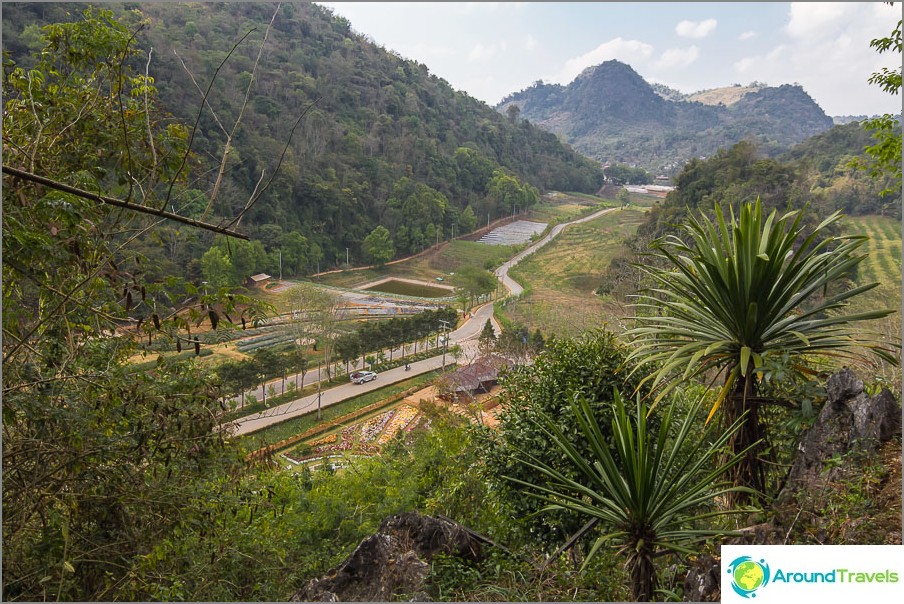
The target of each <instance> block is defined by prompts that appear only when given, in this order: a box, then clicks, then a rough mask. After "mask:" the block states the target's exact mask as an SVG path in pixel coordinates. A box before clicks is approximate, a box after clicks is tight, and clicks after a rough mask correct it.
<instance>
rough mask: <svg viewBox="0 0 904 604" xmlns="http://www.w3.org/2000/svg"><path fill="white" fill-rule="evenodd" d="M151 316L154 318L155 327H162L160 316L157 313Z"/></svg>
mask: <svg viewBox="0 0 904 604" xmlns="http://www.w3.org/2000/svg"><path fill="white" fill-rule="evenodd" d="M151 318H152V319H153V320H154V327H156V328H157V329H160V317H158V316H157V313H154V314H152V315H151Z"/></svg>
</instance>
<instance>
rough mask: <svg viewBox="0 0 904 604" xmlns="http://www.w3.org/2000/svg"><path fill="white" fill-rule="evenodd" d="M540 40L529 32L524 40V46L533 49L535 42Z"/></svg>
mask: <svg viewBox="0 0 904 604" xmlns="http://www.w3.org/2000/svg"><path fill="white" fill-rule="evenodd" d="M539 43H540V42H539V41H538V40H537V39H536V38H535V37H533V36H532V35H530V34H527V38H526V39H525V40H524V48H525V50H533V49H535V48H536V47H537V44H539Z"/></svg>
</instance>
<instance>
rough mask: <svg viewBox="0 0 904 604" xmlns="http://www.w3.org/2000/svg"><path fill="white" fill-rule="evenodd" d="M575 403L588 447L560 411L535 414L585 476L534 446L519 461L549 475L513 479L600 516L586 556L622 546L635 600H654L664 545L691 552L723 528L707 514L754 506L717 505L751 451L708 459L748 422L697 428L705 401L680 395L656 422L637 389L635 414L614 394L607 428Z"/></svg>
mask: <svg viewBox="0 0 904 604" xmlns="http://www.w3.org/2000/svg"><path fill="white" fill-rule="evenodd" d="M569 411H570V412H566V415H567V417H568V419H573V421H574V422H575V423H576V424H577V427H578V433H579V434H580V437H581V440H583V441H585V442H586V443H587V444H588V445H589V449H590V452H589V454H588V452H587V451H582V450H579V449H578V448H577V446H575V444H574V439H573V437H572V436H570V435H566V434H565V433H564V432H563V431H562V429H561V427H560V425H561V423H562V420H561V419H560V418H552V417H550V416H548V415H546V414H544V413H542V412H541V413H540V414H539V417H538V418H537V419H536V420H535V421H536V422H537V426H538V428H539V429H540V430H541V432H542V433H543V434H544V435H545V436H546V437H547V438H548V439H549V441H550V443H551V444H552V445H553V447H554V449H556V450H557V451H558V452H559V454H560V455H561V456H562V457H563V458H564V461H565V465H566V466H569V469H571V470H572V472H573V473H574V474H576V475H577V477H578V478H572V477H571V476H570V475H569V474H570V473H566V472H563V471H561V470H559V469H557V468H556V467H555V466H559V465H560V464H555V466H554V465H553V464H552V463H550V461H549V460H547V459H540V458H538V457H537V456H536V455H534V454H533V453H532V452H531V450H523V449H522V450H519V451H518V456H519V458H520V460H521V461H522V463H525V464H526V465H527V466H529V467H530V468H532V469H533V470H536V471H537V472H538V473H539V474H540V475H541V476H543V477H545V478H546V479H548V482H546V483H544V482H542V481H537V480H536V479H528V480H525V479H524V478H514V477H513V478H511V480H512V482H514V483H515V484H518V485H520V486H521V487H522V488H523V489H524V491H525V493H526V494H528V495H530V496H532V497H534V498H537V499H539V500H540V501H543V502H544V503H546V504H547V506H546V507H545V508H544V510H545V511H553V510H569V511H571V512H575V513H577V514H579V515H581V516H582V517H584V518H585V519H587V518H591V519H594V520H597V521H598V523H599V525H600V526H601V530H602V534H601V535H599V536H598V537H597V538H596V540H595V542H594V545H593V547H592V548H591V550H590V552H589V554H588V555H587V558H586V561H585V563H584V564H585V565H586V564H587V563H588V562H590V561H591V560H592V559H593V558H594V556H595V555H596V553H597V552H598V551H599V549H600V548H601V547H604V546H615V547H618V548H619V553H620V554H621V555H622V556H625V557H626V558H627V562H626V567H627V570H628V573H629V575H630V577H631V587H632V591H633V594H634V598H635V600H637V601H638V602H651V601H652V600H653V597H654V594H655V590H656V586H657V571H656V566H655V564H654V561H653V560H654V557H655V556H657V555H660V554H662V553H663V552H678V553H682V554H693V553H694V550H692V549H690V548H689V547H688V546H689V545H690V544H692V543H695V542H700V541H703V540H705V539H707V538H712V537H715V536H719V535H724V534H725V532H726V531H724V530H722V529H720V528H718V527H715V528H714V527H712V526H711V525H710V526H707V525H706V524H702V525H701V524H700V523H701V521H709V520H711V519H712V518H715V517H718V516H724V515H729V514H739V513H744V512H747V510H739V509H721V510H720V509H717V508H716V507H715V499H716V498H717V497H721V496H724V495H725V494H727V493H731V492H736V491H739V490H743V489H744V488H745V487H737V486H730V483H727V482H725V481H723V480H722V477H723V476H724V475H725V473H726V472H727V470H728V469H729V468H730V467H731V466H732V465H734V464H736V463H738V462H739V461H740V459H741V457H742V455H743V453H744V452H743V451H740V452H737V453H735V454H734V455H732V456H731V457H729V458H728V459H727V460H726V461H724V462H723V463H721V464H719V465H717V466H716V467H710V460H711V459H712V458H713V457H714V455H715V454H716V453H717V452H718V451H719V450H720V449H721V447H723V446H724V445H725V444H726V443H727V442H728V440H729V439H730V438H731V437H732V435H733V434H734V433H735V432H737V431H738V429H740V427H741V420H737V421H735V423H734V424H732V425H731V426H729V428H728V429H727V430H725V431H724V432H722V433H721V434H719V435H718V436H717V435H715V434H714V426H713V425H710V426H709V429H708V430H707V431H705V432H704V433H703V434H698V433H697V432H696V430H695V429H694V424H695V423H696V421H697V415H698V411H699V402H698V403H697V404H695V405H692V406H691V407H690V408H689V409H687V410H686V411H685V410H681V409H678V408H677V405H676V404H674V403H673V404H672V405H670V406H669V408H668V409H667V410H666V412H665V413H664V414H663V416H662V418H661V421H660V422H657V423H658V426H655V427H654V424H653V423H652V422H651V420H650V414H649V412H648V409H647V407H646V405H644V404H643V403H642V402H640V397H638V401H637V404H636V406H635V409H634V412H633V413H631V414H629V412H628V410H627V408H626V405H625V403H624V401H623V399H622V397H621V395H620V394H619V393H618V391H615V393H614V397H613V404H612V412H611V413H612V420H611V427H610V428H608V429H604V428H603V425H605V424H603V425H601V424H600V421H599V419H598V417H597V416H598V413H597V412H596V411H594V409H593V408H592V407H591V405H590V403H589V401H588V400H587V399H586V398H584V397H582V396H581V394H580V393H575V396H574V399H573V400H572V401H570V409H569ZM676 413H684V418H683V419H682V420H679V419H678V418H677V417H676Z"/></svg>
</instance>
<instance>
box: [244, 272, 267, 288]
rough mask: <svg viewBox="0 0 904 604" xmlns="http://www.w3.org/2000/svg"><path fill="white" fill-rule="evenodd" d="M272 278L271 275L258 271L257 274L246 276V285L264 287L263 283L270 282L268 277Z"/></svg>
mask: <svg viewBox="0 0 904 604" xmlns="http://www.w3.org/2000/svg"><path fill="white" fill-rule="evenodd" d="M272 278H273V277H271V276H270V275H268V274H267V273H259V274H257V275H251V276H250V277H248V285H249V286H250V287H264V286H265V285H267V284H268V283H269V282H270V279H272Z"/></svg>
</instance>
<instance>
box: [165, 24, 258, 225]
mask: <svg viewBox="0 0 904 604" xmlns="http://www.w3.org/2000/svg"><path fill="white" fill-rule="evenodd" d="M255 30H256V28H251V29H249V30H248V33H246V34H245V35H244V36H242V37H241V39H240V40H239V41H238V42H236V43H235V44H234V45H233V47H232V49H231V50H230V51H229V52H228V53H226V57H224V58H223V60H222V61H220V64H219V65H217V68H216V70H215V71H214V72H213V77H212V78H210V84H208V85H207V90H206V91H205V92H204V98H203V99H202V100H201V108H200V109H198V116H197V117H196V118H195V125H194V126H192V129H191V136H189V137H188V146H187V148H186V149H185V154H184V155H183V156H182V164H181V165H180V166H179V169H178V170H176V173H175V174H173V179H172V180H171V181H170V186H169V190H167V192H166V198H165V199H164V200H163V205H162V206H161V208H160V209H161V210H162V209H163V208H165V207H166V204H168V203H169V200H170V198H171V197H172V196H173V187H174V186H176V180H178V178H179V175H180V174H181V173H182V170H183V169H184V168H185V164H186V163H187V162H188V156H189V154H190V153H191V145H192V142H194V140H195V133H196V132H197V131H198V124H199V123H200V122H201V114H203V113H204V105H206V104H207V97H209V96H210V89H211V88H212V87H213V83H214V82H215V81H216V80H217V75H219V73H220V70H221V69H222V68H223V65H225V64H226V61H228V60H229V57H231V56H232V53H234V52H235V49H236V48H238V47H239V45H240V44H241V43H242V42H244V41H245V38H247V37H248V36H250V35H251V33H252V32H253V31H255Z"/></svg>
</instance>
